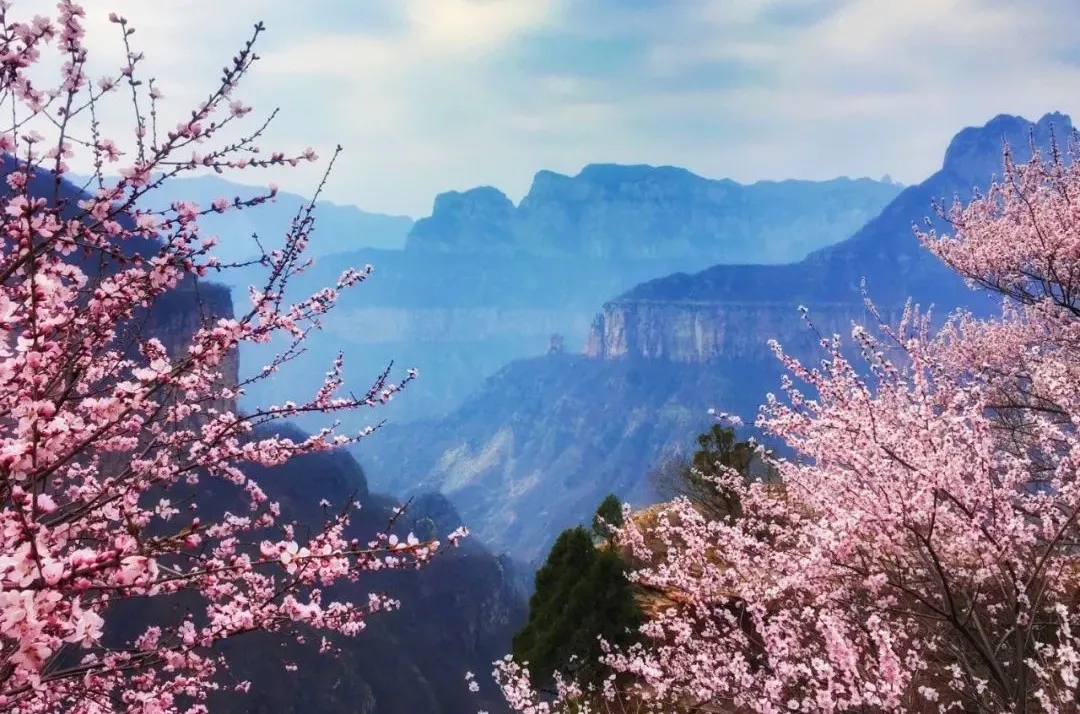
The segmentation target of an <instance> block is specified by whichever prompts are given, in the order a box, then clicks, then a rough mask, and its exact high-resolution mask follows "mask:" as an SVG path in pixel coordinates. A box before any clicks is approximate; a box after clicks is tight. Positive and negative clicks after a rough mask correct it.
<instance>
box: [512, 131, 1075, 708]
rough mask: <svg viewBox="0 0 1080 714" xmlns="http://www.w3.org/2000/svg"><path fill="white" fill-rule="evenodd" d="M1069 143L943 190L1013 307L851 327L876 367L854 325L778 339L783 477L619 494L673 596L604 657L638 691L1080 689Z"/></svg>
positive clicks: (716, 696)
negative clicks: (632, 509) (632, 498)
mask: <svg viewBox="0 0 1080 714" xmlns="http://www.w3.org/2000/svg"><path fill="white" fill-rule="evenodd" d="M1077 158H1080V155H1078V151H1077V147H1076V144H1075V142H1071V143H1070V144H1069V146H1068V150H1067V151H1066V152H1061V151H1059V149H1058V147H1057V146H1054V147H1053V149H1052V151H1051V152H1050V154H1049V155H1045V154H1043V155H1039V154H1036V156H1035V158H1034V159H1032V160H1031V161H1030V162H1028V163H1026V164H1020V165H1017V164H1015V163H1014V162H1013V161H1012V159H1011V156H1010V154H1009V153H1008V152H1006V157H1005V169H1004V173H1003V176H1002V177H1001V179H1000V180H999V181H998V182H997V183H995V184H994V185H993V187H992V188H991V189H990V190H989V191H988V192H986V194H985V195H977V196H976V197H975V198H974V199H973V200H972V201H971V202H970V203H969V204H968V205H966V206H965V205H961V204H959V203H957V204H955V205H954V206H953V207H952V208H951V209H949V210H947V211H946V210H944V209H941V211H942V215H943V217H946V218H948V220H949V221H950V223H951V226H952V229H953V230H952V231H951V235H943V236H942V235H937V234H935V233H932V232H920V233H919V237H920V239H921V240H922V241H923V243H924V245H925V247H926V248H927V249H929V250H930V251H932V252H933V253H934V254H936V255H937V256H939V257H940V258H941V259H943V260H944V261H945V262H946V263H947V264H949V265H950V266H951V267H953V268H954V269H955V270H956V271H958V272H959V273H960V274H961V275H962V276H964V277H965V278H967V279H969V280H970V281H971V282H972V283H974V284H975V285H976V286H978V287H982V288H988V289H990V290H993V291H996V292H998V293H1000V294H1001V295H1002V296H1003V303H1002V310H1001V314H1000V315H999V316H998V317H996V318H994V319H991V320H983V319H976V317H974V316H972V315H971V314H967V313H963V312H961V313H958V314H956V315H954V316H952V317H951V318H950V319H949V321H948V322H947V324H946V326H945V327H944V328H943V329H941V330H938V331H934V330H932V329H931V326H930V321H929V318H928V315H926V314H924V313H920V311H918V310H917V309H915V308H909V309H908V310H907V311H906V313H905V315H904V318H903V320H902V321H901V324H900V325H898V326H890V325H887V324H885V323H884V321H883V320H880V319H879V325H878V327H879V328H880V329H878V330H876V331H875V332H874V334H871V331H868V330H866V329H864V328H862V327H859V326H856V327H855V328H854V329H853V332H852V339H853V340H854V342H855V344H856V345H857V346H858V347H859V349H860V351H861V354H862V358H863V362H864V363H865V369H863V368H861V367H859V366H858V364H857V363H854V362H852V361H851V360H849V359H848V358H846V357H845V356H844V353H843V351H842V349H841V347H842V344H841V340H840V338H839V337H834V338H831V339H826V340H823V341H822V346H823V348H824V350H825V352H826V355H827V358H826V359H825V360H824V361H822V362H821V363H820V365H819V366H816V367H811V366H807V365H805V364H803V363H802V362H800V361H799V360H797V359H793V358H791V357H790V356H788V355H786V354H785V353H784V352H783V351H782V350H781V348H780V347H779V346H777V347H776V352H777V354H778V355H779V356H780V358H781V359H782V360H783V362H784V364H785V365H786V367H787V371H788V377H786V378H785V381H784V385H783V386H784V393H785V397H786V398H784V399H778V398H775V397H770V399H769V401H768V403H767V404H766V405H765V406H764V407H763V410H762V414H761V417H760V420H759V423H760V425H761V426H763V427H764V428H765V429H767V430H768V432H770V433H771V434H773V435H775V436H777V437H780V438H782V439H783V441H784V442H785V443H786V444H787V446H789V447H790V448H791V449H792V450H793V451H794V453H795V457H794V458H791V459H777V458H772V457H770V460H771V461H772V462H773V464H774V465H775V466H776V468H777V470H778V473H779V476H780V485H779V486H776V485H768V484H764V483H759V482H758V483H746V482H744V480H743V478H742V477H741V476H740V475H739V474H735V473H729V474H727V476H726V477H723V478H722V479H721V480H722V481H723V482H724V483H723V485H724V486H725V487H726V488H728V489H730V490H732V491H733V492H735V493H737V494H738V495H739V497H740V499H741V504H742V508H741V511H742V515H741V516H740V517H739V518H737V519H735V518H730V517H729V518H725V519H723V520H711V519H709V518H707V517H705V516H703V515H702V514H701V513H699V512H698V511H697V510H696V509H695V508H694V506H693V505H692V504H691V503H689V502H688V501H685V500H676V501H675V502H673V503H670V504H668V506H667V507H666V509H665V510H664V511H663V512H662V513H661V514H660V515H659V517H658V518H657V519H656V522H655V524H651V523H650V524H648V525H643V524H638V523H635V522H634V519H633V518H632V516H631V515H630V514H628V516H627V526H626V527H625V528H624V529H623V530H622V531H621V533H620V539H621V543H622V544H623V546H624V547H625V548H627V549H628V551H629V552H630V553H632V554H633V556H634V558H635V559H636V561H637V563H638V565H639V567H637V568H636V570H635V571H634V572H633V573H632V575H631V578H632V580H633V581H635V582H637V583H640V584H642V585H647V586H649V588H650V589H652V590H653V591H656V590H659V591H661V592H666V593H668V594H670V595H671V597H670V598H669V599H670V601H671V605H670V606H669V607H667V608H665V609H663V610H662V611H660V612H658V613H657V614H656V615H655V617H652V618H651V619H650V621H649V622H648V624H646V625H645V626H644V628H643V633H644V634H645V635H646V640H647V641H646V643H645V644H642V645H638V646H635V647H633V648H630V649H627V650H625V651H621V652H612V653H611V654H610V655H609V656H608V657H607V662H608V664H610V665H611V667H612V668H613V670H614V671H616V672H619V673H622V674H623V675H632V678H633V679H634V681H636V682H637V684H636V686H635V687H634V694H635V695H636V696H637V698H638V700H639V701H640V702H641V703H642V706H643V707H645V708H647V709H648V710H649V711H664V712H670V711H745V712H760V713H762V714H765V713H769V714H772V713H774V712H782V711H800V712H843V711H849V712H883V713H884V712H929V711H977V712H988V713H990V712H993V713H1002V714H1004V713H1006V712H1010V713H1017V712H1028V711H1043V712H1049V713H1060V714H1064V713H1065V712H1075V711H1077V710H1078V708H1080V696H1078V695H1080V688H1078V685H1080V550H1078V549H1077V544H1078V543H1080V434H1078V431H1077V426H1078V425H1080V361H1078V360H1077V355H1078V354H1080V208H1078V207H1080V163H1078V162H1077V161H1076V159H1077ZM868 304H869V303H868ZM870 307H871V309H872V308H873V306H872V305H870ZM875 314H876V313H875ZM496 677H497V678H498V679H499V680H500V682H501V683H502V685H503V687H504V691H505V693H506V695H507V698H508V700H509V701H510V702H511V704H512V706H513V707H514V708H515V710H516V711H520V712H569V711H575V712H576V711H580V703H579V700H580V698H581V697H580V694H578V693H573V692H570V694H569V696H563V695H560V696H557V697H555V698H554V700H551V699H545V698H543V697H541V696H539V695H538V694H537V693H536V692H534V691H532V690H531V689H530V688H529V686H528V679H527V671H526V670H525V669H523V668H522V667H521V666H519V665H518V664H517V663H513V662H510V663H503V664H501V665H500V666H499V667H498V669H497V670H496ZM599 701H601V702H603V701H609V699H607V700H605V699H604V698H600V699H599ZM612 710H614V709H612Z"/></svg>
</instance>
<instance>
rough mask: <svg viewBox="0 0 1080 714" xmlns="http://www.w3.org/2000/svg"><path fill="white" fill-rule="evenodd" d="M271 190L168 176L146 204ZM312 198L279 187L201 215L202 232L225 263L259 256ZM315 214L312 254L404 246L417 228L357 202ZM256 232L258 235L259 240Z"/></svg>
mask: <svg viewBox="0 0 1080 714" xmlns="http://www.w3.org/2000/svg"><path fill="white" fill-rule="evenodd" d="M257 175H258V172H257V170H256V171H254V172H253V173H251V177H252V178H254V177H255V176H257ZM68 178H69V179H70V180H71V181H72V183H75V184H77V185H79V186H83V185H87V184H89V185H90V186H93V185H95V184H94V183H92V182H90V179H88V178H87V177H85V176H76V175H70V176H69V177H68ZM107 178H108V177H107ZM312 188H314V186H313V187H312ZM267 193H269V188H268V184H267V185H263V186H256V185H247V184H240V183H234V182H232V181H227V180H226V179H223V178H221V177H219V176H177V177H173V178H170V179H168V180H166V181H165V182H164V183H163V184H162V185H161V186H160V187H159V188H157V189H155V190H154V191H152V192H151V193H150V194H149V195H148V203H147V207H148V208H150V209H153V210H164V209H167V208H168V207H169V206H170V205H171V204H172V203H173V202H175V201H191V202H193V203H196V204H198V205H199V207H200V208H202V209H207V208H210V206H211V204H212V203H213V202H214V200H215V199H218V198H225V199H227V200H229V201H230V202H231V201H232V200H233V198H235V197H239V198H241V199H250V198H254V197H256V196H261V195H265V194H267ZM309 200H310V199H308V198H305V197H304V196H300V195H298V194H295V193H288V192H286V191H279V192H278V194H277V196H276V197H275V198H274V200H273V201H269V202H267V203H263V204H262V205H260V206H258V207H257V208H254V209H244V210H239V211H238V210H230V211H227V212H225V213H219V214H210V215H207V216H204V217H203V218H201V219H200V221H199V224H200V226H201V228H202V231H203V234H204V235H214V236H217V237H218V238H219V241H220V242H219V243H218V246H217V247H216V248H215V254H216V255H217V256H218V257H219V258H220V259H221V260H222V261H223V262H226V263H228V262H239V261H242V260H247V259H250V258H252V257H256V256H258V255H260V250H259V243H262V245H263V246H264V247H266V249H267V250H272V249H274V248H278V247H280V246H281V243H282V241H283V239H284V236H285V232H286V231H287V230H288V229H289V222H290V221H291V220H292V218H293V216H295V215H296V213H297V211H298V210H299V209H300V208H301V207H303V206H304V205H306V204H307V203H308V202H309ZM314 215H315V220H316V226H317V228H316V230H315V232H314V233H313V234H312V236H311V241H310V243H309V245H308V254H309V255H311V256H323V255H329V254H332V253H341V252H344V251H349V250H355V249H358V248H376V249H383V250H387V249H401V248H403V247H404V246H405V239H406V236H407V235H408V233H409V231H410V230H411V229H412V227H413V219H412V218H410V217H408V216H394V215H387V214H383V213H372V212H369V211H364V210H362V209H360V208H359V207H357V206H354V205H350V204H339V203H334V202H332V201H325V200H321V201H318V202H317V203H316V204H315V213H314ZM252 234H258V236H259V241H258V242H256V241H255V240H254V239H253V238H252V237H251V236H252ZM361 267H362V266H361Z"/></svg>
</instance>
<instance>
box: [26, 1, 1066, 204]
mask: <svg viewBox="0 0 1080 714" xmlns="http://www.w3.org/2000/svg"><path fill="white" fill-rule="evenodd" d="M83 4H84V6H85V7H86V9H87V13H88V17H87V41H88V45H89V47H90V52H91V60H90V66H91V68H98V67H100V68H101V69H103V70H104V69H110V68H114V67H116V66H118V64H119V60H120V58H121V57H122V52H123V48H122V43H121V41H120V37H119V34H118V28H117V26H116V25H113V24H110V23H109V22H108V21H107V15H108V13H109V12H110V11H116V12H118V13H120V14H122V15H124V16H125V17H127V18H128V20H129V21H130V22H131V25H132V26H133V27H135V28H136V33H135V34H134V35H133V36H132V38H131V39H132V42H133V44H134V46H135V48H136V49H138V50H141V51H144V52H145V53H146V55H147V59H146V61H145V75H144V76H154V77H156V79H157V84H158V86H159V87H160V89H161V91H162V92H163V93H164V95H165V97H164V99H163V103H162V108H161V111H162V116H163V118H165V117H174V121H175V119H178V118H180V117H181V116H183V113H184V112H185V111H187V110H189V109H190V108H191V107H192V106H194V103H195V102H196V101H197V100H198V99H199V98H202V97H205V96H206V94H207V93H208V92H209V91H210V90H211V89H213V87H214V86H215V83H216V80H217V77H218V76H219V74H220V68H221V67H222V66H223V65H224V64H225V63H227V62H228V60H229V58H230V57H231V56H232V55H233V54H234V53H235V51H236V50H237V49H238V48H240V47H241V46H242V44H243V42H244V41H245V40H246V39H247V38H248V36H249V35H250V31H251V27H252V25H253V24H254V23H255V22H256V21H259V20H261V21H263V22H264V23H265V25H266V28H267V31H266V33H265V34H264V35H263V36H262V38H261V39H260V42H259V44H258V45H257V48H256V51H257V52H258V53H259V54H260V55H261V60H260V61H259V62H258V63H257V64H256V66H255V68H254V69H253V71H252V73H251V74H250V76H248V77H247V78H245V80H244V81H243V82H242V83H241V84H240V87H239V88H238V89H237V91H236V95H235V96H236V97H237V98H240V99H242V100H243V101H244V102H245V103H246V104H249V105H251V106H253V107H254V112H253V113H252V115H250V116H249V126H253V125H254V122H257V121H258V120H259V119H260V118H264V117H265V116H266V115H267V114H268V113H269V112H270V111H272V110H273V109H275V108H278V109H279V110H280V113H279V114H278V116H277V118H276V119H275V122H274V124H273V125H272V127H271V129H270V130H269V131H268V133H267V135H266V139H265V141H264V142H263V145H264V146H265V147H266V149H267V150H269V149H271V148H280V149H284V150H287V151H295V150H300V149H303V148H304V147H305V146H312V147H314V148H315V149H316V150H317V151H318V152H319V153H320V155H321V156H322V157H323V158H324V159H325V158H328V157H329V154H330V153H331V151H332V148H333V147H334V146H335V145H336V144H341V145H342V146H343V147H344V149H345V151H344V153H343V155H342V157H341V158H340V160H339V162H338V164H337V165H336V166H335V169H334V172H333V174H332V175H331V178H330V181H329V183H328V185H327V189H326V193H325V197H326V198H329V199H331V200H334V201H337V202H341V203H352V204H356V205H359V206H360V207H361V208H364V209H365V210H369V211H377V212H383V213H397V214H402V213H403V214H407V215H410V216H413V217H421V216H425V215H428V214H429V213H430V211H431V205H432V201H433V199H434V197H435V195H436V194H438V193H440V192H443V191H448V190H465V189H468V188H471V187H473V186H478V185H493V186H496V187H498V188H500V189H502V190H503V191H504V192H505V193H506V194H507V195H508V196H510V198H511V199H513V200H514V201H518V200H519V199H520V198H521V197H522V196H523V195H524V194H525V193H526V192H527V190H528V188H529V184H530V182H531V180H532V177H533V175H534V174H535V173H536V172H537V171H538V170H540V169H550V170H554V171H559V172H562V173H567V174H576V173H577V172H578V171H579V170H580V169H581V168H582V166H584V165H586V164H589V163H598V162H615V163H647V164H657V165H676V166H683V167H685V168H688V169H690V170H691V171H694V172H695V173H698V174H701V175H703V176H707V177H711V178H722V177H727V178H733V179H735V180H738V181H743V182H750V181H756V180H762V179H784V178H805V179H828V178H833V177H835V176H839V175H848V176H871V177H874V178H878V177H881V176H882V175H884V174H889V175H891V176H892V177H893V178H894V179H896V180H899V181H902V182H904V183H917V182H919V181H921V180H922V179H924V178H925V177H926V176H928V175H929V174H931V173H932V172H933V171H935V170H936V169H937V168H938V167H939V166H940V163H941V157H942V155H943V153H944V150H945V147H946V146H947V145H948V142H949V139H950V138H951V137H952V136H953V135H954V134H955V133H956V132H957V131H959V130H960V129H961V128H963V127H964V126H969V125H981V124H984V123H985V122H986V121H988V120H989V119H990V118H991V117H993V116H995V115H997V114H1000V113H1009V114H1020V115H1023V116H1026V117H1028V118H1029V119H1035V118H1038V117H1039V116H1041V115H1042V114H1044V113H1046V112H1048V111H1054V110H1059V111H1063V112H1065V113H1071V114H1073V115H1074V116H1075V117H1080V106H1077V105H1078V103H1080V40H1078V39H1077V35H1076V32H1075V28H1076V27H1080V2H1076V0H1023V1H1022V2H1021V1H1019V0H306V1H305V2H295V1H292V0H290V1H285V0H152V1H151V0H85V2H84V3H83ZM52 6H53V3H52V2H51V0H15V10H14V11H15V12H16V13H18V12H20V11H21V12H23V13H32V12H35V11H36V12H42V11H45V10H46V9H48V10H50V11H51V9H52ZM102 73H103V72H102ZM114 101H116V100H114ZM121 109H122V107H121V108H118V109H116V110H115V111H110V112H109V113H108V114H107V115H106V118H105V119H104V122H103V124H104V128H105V131H106V133H107V134H108V133H110V132H111V133H113V134H116V135H123V134H124V133H125V132H127V134H130V120H129V118H128V117H127V115H126V114H124V112H123V111H121ZM76 168H81V167H79V166H78V165H77V166H76ZM323 168H325V161H323V162H321V164H320V165H319V166H318V167H303V168H300V169H296V170H292V171H290V172H288V173H282V172H280V171H278V172H274V173H273V174H263V175H254V174H248V173H245V174H244V175H243V176H231V177H230V178H232V179H233V180H236V181H238V182H242V183H261V182H264V181H269V180H273V181H275V182H277V183H278V184H280V185H281V186H282V188H283V189H286V190H290V191H296V192H298V193H301V194H305V195H307V194H310V192H311V190H312V188H313V187H314V186H315V185H316V184H317V182H318V179H319V173H320V172H321V169H323Z"/></svg>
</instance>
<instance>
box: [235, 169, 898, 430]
mask: <svg viewBox="0 0 1080 714" xmlns="http://www.w3.org/2000/svg"><path fill="white" fill-rule="evenodd" d="M900 190H901V188H900V187H899V186H897V185H895V184H892V183H887V182H882V181H871V180H869V179H854V180H853V179H846V178H841V179H835V180H832V181H821V182H810V181H781V182H772V183H768V182H762V183H758V184H752V185H749V186H743V185H740V184H738V183H735V182H733V181H727V180H720V181H715V180H711V179H706V178H702V177H700V176H696V175H694V174H692V173H690V172H688V171H685V170H682V169H673V168H671V167H648V166H613V165H591V166H586V167H585V168H584V169H583V170H582V171H581V172H580V173H579V174H578V175H577V176H573V177H570V176H561V175H559V174H555V173H552V172H549V171H541V172H539V173H537V174H536V178H535V179H534V182H533V186H532V188H531V189H530V191H529V193H528V194H527V195H526V196H525V198H524V199H523V200H522V201H521V202H520V204H519V205H517V206H515V205H514V204H513V203H512V202H511V201H510V200H509V199H508V198H507V197H506V196H505V195H503V194H502V193H501V192H499V191H497V190H496V189H493V188H490V187H481V188H476V189H472V190H469V191H465V192H461V193H455V192H450V193H445V194H441V195H440V196H438V197H437V198H436V199H435V201H434V206H433V211H432V215H431V216H429V217H426V218H422V219H420V220H418V221H417V222H416V224H415V225H414V227H413V229H412V230H411V231H410V233H409V236H408V238H407V240H406V246H405V249H404V250H400V251H389V250H361V251H353V252H349V253H341V254H336V255H329V256H321V257H317V258H316V263H315V265H314V267H313V268H312V269H311V270H310V272H309V273H308V274H306V275H303V276H300V277H299V278H298V279H296V280H295V281H293V283H292V286H291V287H292V290H293V293H292V294H293V295H297V296H299V295H302V294H310V293H311V292H314V291H316V290H318V289H320V288H322V287H323V286H324V285H326V284H332V283H333V282H334V281H335V280H336V279H337V277H338V275H339V274H340V272H341V270H342V269H343V268H344V267H346V266H349V265H354V266H362V265H364V264H367V263H371V264H373V265H374V266H375V273H374V275H373V276H372V277H371V278H370V279H369V280H368V281H366V282H365V283H364V284H363V285H362V286H360V287H358V288H357V289H356V290H354V291H350V292H348V293H346V294H345V295H343V296H342V299H341V303H340V306H339V309H337V310H336V311H335V312H334V313H332V314H331V315H329V316H327V318H326V320H325V322H324V331H323V332H322V333H320V334H319V335H316V336H315V337H314V338H313V339H312V341H311V344H310V345H309V352H308V353H307V354H305V355H303V356H302V357H301V358H299V359H298V360H297V361H296V363H295V364H294V365H291V369H285V370H282V373H281V374H280V375H278V376H277V377H276V378H275V380H274V381H272V382H267V384H266V385H265V389H264V390H263V391H261V392H258V393H256V392H254V391H253V392H252V393H251V398H252V400H257V401H270V402H274V401H279V397H280V395H281V394H282V393H284V391H285V390H287V389H306V390H313V389H315V388H317V385H316V384H315V379H317V378H319V377H318V375H321V374H322V373H323V372H324V371H325V369H326V367H327V365H329V363H330V361H331V360H332V359H333V356H334V354H335V353H336V351H337V350H338V349H343V350H345V352H346V356H347V360H348V362H347V369H348V372H347V379H348V378H349V376H350V375H357V374H358V375H362V376H366V375H369V374H371V373H373V372H375V371H377V370H381V369H383V368H384V367H385V366H386V364H387V363H388V362H389V361H390V360H391V359H393V360H396V362H397V364H398V365H402V366H408V367H416V368H418V369H419V370H420V372H421V374H422V375H423V377H422V379H420V380H418V381H417V382H416V383H414V385H413V386H412V387H411V389H412V391H411V393H410V395H409V397H408V399H402V400H399V401H398V402H397V403H395V404H394V405H392V406H391V409H390V411H388V412H387V413H388V415H390V416H391V417H392V418H393V419H395V420H399V421H400V420H410V419H417V418H423V417H431V416H437V415H443V414H446V413H448V412H449V411H450V410H452V409H453V408H455V407H456V406H458V405H459V404H461V402H462V400H464V399H465V398H466V397H467V396H468V395H469V394H470V393H472V392H473V391H474V390H476V389H477V388H478V387H480V385H481V383H482V381H483V379H485V378H486V377H488V376H491V375H492V374H494V373H495V372H496V371H497V370H498V369H499V368H500V367H502V366H503V365H505V364H507V363H508V362H511V361H513V360H515V359H521V358H525V357H532V356H538V355H542V354H544V353H545V352H546V350H547V348H548V345H549V342H550V341H551V337H552V335H553V334H558V335H560V336H561V338H562V341H563V343H564V344H566V345H569V346H571V349H574V350H576V349H578V348H579V347H580V346H581V345H582V344H583V343H584V341H585V338H586V336H587V334H588V330H589V326H590V324H591V322H592V319H593V317H594V315H595V313H596V309H597V307H598V306H599V305H601V304H603V303H604V302H605V301H606V300H608V299H610V298H611V296H612V295H617V294H619V293H622V292H624V291H626V290H628V289H630V288H632V287H633V286H634V285H637V284H639V283H641V282H642V281H647V280H649V279H652V278H658V277H661V276H664V275H668V274H671V273H673V272H676V271H681V270H690V269H695V270H696V269H700V268H701V267H703V266H706V265H711V264H713V263H715V262H717V261H718V260H720V261H737V260H746V261H752V262H770V261H774V260H776V259H779V258H786V259H797V258H799V257H802V256H803V255H805V253H806V252H807V251H808V250H810V249H812V248H816V247H820V246H821V245H825V244H828V243H833V242H836V241H838V240H840V239H842V238H843V237H844V236H846V235H849V234H850V233H851V232H852V231H854V230H856V229H857V228H858V227H859V226H860V225H862V224H863V223H864V222H865V221H866V220H867V219H868V218H869V217H871V216H873V215H875V214H876V213H877V212H878V211H880V209H881V208H883V207H884V206H885V205H886V204H887V203H888V201H889V200H890V199H891V198H893V197H894V196H895V195H896V194H897V192H899V191H900ZM320 231H321V228H319V227H318V226H317V227H316V231H315V234H316V235H318V234H319V233H320ZM332 240H336V239H333V237H332ZM246 280H247V278H246V276H245V274H244V273H243V272H240V273H237V274H236V275H234V276H233V277H232V283H231V284H232V285H233V286H234V287H236V288H244V287H246ZM236 294H237V299H242V298H243V293H242V292H240V291H237V293H236ZM323 335H325V336H323ZM268 356H269V355H268V354H265V353H258V352H257V353H254V354H252V355H250V359H248V360H247V362H248V363H249V364H253V365H254V364H255V363H256V362H258V363H262V362H264V361H265V359H266V358H268ZM350 386H354V387H355V388H362V387H364V386H366V385H363V384H360V383H354V384H350ZM312 426H313V425H312ZM350 426H352V425H350Z"/></svg>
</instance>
